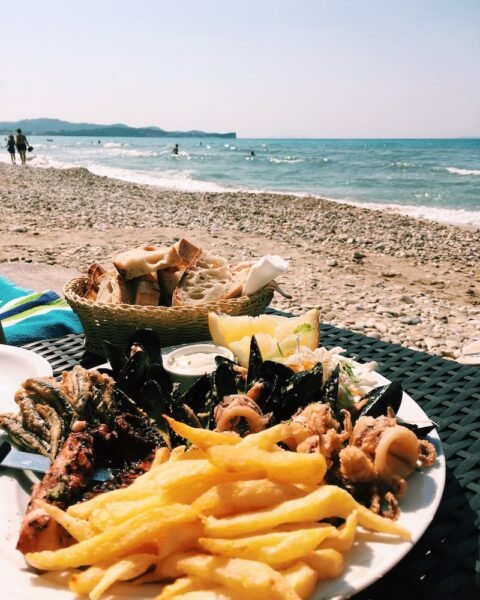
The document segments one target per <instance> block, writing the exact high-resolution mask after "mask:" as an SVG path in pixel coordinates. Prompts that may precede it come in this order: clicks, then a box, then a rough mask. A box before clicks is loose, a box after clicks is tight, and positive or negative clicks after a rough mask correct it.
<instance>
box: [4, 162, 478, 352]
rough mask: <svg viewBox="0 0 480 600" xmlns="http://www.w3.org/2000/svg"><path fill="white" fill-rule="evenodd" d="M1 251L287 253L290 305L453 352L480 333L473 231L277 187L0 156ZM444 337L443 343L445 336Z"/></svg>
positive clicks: (66, 254) (23, 256) (15, 254)
mask: <svg viewBox="0 0 480 600" xmlns="http://www.w3.org/2000/svg"><path fill="white" fill-rule="evenodd" d="M0 180H1V186H0V202H1V204H2V209H3V210H2V221H1V222H0V241H1V244H0V261H2V262H4V261H9V262H10V261H23V262H26V261H32V260H33V261H34V262H43V263H46V264H56V265H59V266H66V267H75V268H78V269H79V270H81V271H85V270H86V269H87V267H88V266H89V265H90V264H91V263H92V262H94V261H96V262H101V263H106V264H108V259H109V257H110V256H111V255H112V253H114V252H116V251H118V250H121V249H124V248H126V247H129V246H135V245H139V244H142V243H146V242H154V243H163V244H169V243H172V242H173V241H175V239H177V238H178V237H180V236H182V235H183V236H190V237H191V238H192V239H193V240H197V241H198V242H199V243H201V244H202V245H204V246H205V247H207V248H209V249H210V250H211V251H212V252H217V253H219V254H222V255H224V256H227V257H228V258H230V259H235V260H242V259H248V258H254V257H258V256H261V255H262V254H267V253H270V254H281V255H282V256H284V257H287V256H288V257H289V260H290V268H289V270H288V272H287V273H286V274H285V275H284V276H282V277H281V278H279V283H280V284H281V286H282V287H283V288H284V289H285V290H286V291H288V292H289V293H291V294H292V295H293V296H294V298H293V299H292V300H287V299H284V298H282V297H281V296H279V295H275V298H274V306H275V307H276V308H279V309H281V310H288V311H291V312H293V313H295V314H299V313H300V312H303V311H304V307H305V306H318V307H319V308H320V311H321V315H322V318H323V320H324V321H326V322H329V323H332V324H334V325H337V326H340V327H342V326H348V327H349V328H351V329H353V330H357V331H359V332H361V333H362V334H364V335H370V336H372V337H377V338H378V337H380V338H381V339H384V340H386V341H390V342H393V343H398V344H402V345H404V346H408V347H413V348H419V349H422V350H423V351H427V352H430V353H433V354H438V355H439V356H445V357H447V358H457V357H458V356H459V355H460V348H461V346H462V344H465V343H467V342H472V341H475V340H478V339H480V327H479V323H480V272H479V265H478V262H479V261H478V257H479V256H480V240H479V235H478V232H473V231H469V230H466V229H460V228H456V227H448V226H444V225H440V224H437V223H433V222H429V221H422V220H416V219H412V218H409V217H404V216H400V215H394V214H387V213H384V212H379V211H372V210H367V209H361V208H358V207H353V206H348V205H342V204H336V203H333V202H328V201H325V200H319V199H316V198H303V197H302V198H300V197H294V196H284V195H279V194H247V193H243V192H238V193H229V194H224V193H222V194H213V193H196V194H191V193H183V192H173V191H165V190H161V189H159V188H156V187H149V186H140V185H136V184H132V183H127V182H122V181H117V180H113V179H109V178H106V177H97V176H95V175H92V174H91V173H90V172H89V171H87V170H86V169H65V170H55V169H34V168H30V167H29V168H26V169H21V168H16V169H14V168H12V167H10V165H3V164H0ZM447 342H448V343H447Z"/></svg>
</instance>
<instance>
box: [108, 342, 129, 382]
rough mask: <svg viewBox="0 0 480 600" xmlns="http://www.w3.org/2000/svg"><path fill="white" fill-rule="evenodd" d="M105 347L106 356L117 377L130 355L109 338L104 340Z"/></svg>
mask: <svg viewBox="0 0 480 600" xmlns="http://www.w3.org/2000/svg"><path fill="white" fill-rule="evenodd" d="M103 349H104V350H105V356H106V358H107V360H108V362H109V363H110V366H111V367H112V371H113V372H114V375H115V377H117V376H118V374H119V373H120V371H122V369H123V368H124V367H125V365H126V364H127V362H128V357H127V356H126V355H125V354H124V353H123V352H122V351H121V350H119V349H118V348H117V347H116V346H114V345H113V344H112V343H111V342H109V341H108V340H104V342H103Z"/></svg>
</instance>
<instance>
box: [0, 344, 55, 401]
mask: <svg viewBox="0 0 480 600" xmlns="http://www.w3.org/2000/svg"><path fill="white" fill-rule="evenodd" d="M52 374H53V371H52V367H51V365H50V363H49V362H48V361H47V360H45V359H44V358H43V356H40V355H39V354H35V352H32V351H31V350H26V349H25V348H19V347H17V346H7V345H4V344H1V345H0V412H2V413H3V412H10V411H14V412H16V411H17V410H18V406H17V405H16V404H15V399H14V398H15V392H16V391H17V390H18V389H19V387H20V386H21V384H22V383H23V382H24V381H25V380H26V379H28V378H29V377H45V376H48V375H52Z"/></svg>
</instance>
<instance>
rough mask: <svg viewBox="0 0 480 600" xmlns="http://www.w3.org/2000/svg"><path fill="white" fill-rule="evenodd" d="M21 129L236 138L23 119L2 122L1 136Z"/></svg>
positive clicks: (95, 134)
mask: <svg viewBox="0 0 480 600" xmlns="http://www.w3.org/2000/svg"><path fill="white" fill-rule="evenodd" d="M18 128H20V129H21V130H22V131H23V133H25V134H26V135H75V136H79V135H81V136H88V137H102V136H103V137H106V136H108V137H221V138H236V137H237V134H236V133H235V132H234V131H229V132H227V133H212V132H206V131H197V130H193V131H166V130H165V129H160V127H153V126H152V127H129V126H128V125H123V124H122V123H115V124H113V125H96V124H94V123H70V122H69V121H61V120H60V119H22V120H21V121H3V122H0V134H4V133H12V132H13V131H15V130H16V129H18Z"/></svg>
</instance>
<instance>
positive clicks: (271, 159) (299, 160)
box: [268, 156, 305, 164]
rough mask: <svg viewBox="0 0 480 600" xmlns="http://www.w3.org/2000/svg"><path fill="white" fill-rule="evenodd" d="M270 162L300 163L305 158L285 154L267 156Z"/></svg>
mask: <svg viewBox="0 0 480 600" xmlns="http://www.w3.org/2000/svg"><path fill="white" fill-rule="evenodd" d="M268 160H269V161H270V162H272V163H276V164H280V163H290V164H293V163H301V162H305V160H304V159H303V158H293V157H290V156H286V157H285V158H269V159H268Z"/></svg>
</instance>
